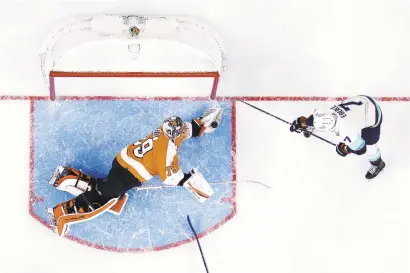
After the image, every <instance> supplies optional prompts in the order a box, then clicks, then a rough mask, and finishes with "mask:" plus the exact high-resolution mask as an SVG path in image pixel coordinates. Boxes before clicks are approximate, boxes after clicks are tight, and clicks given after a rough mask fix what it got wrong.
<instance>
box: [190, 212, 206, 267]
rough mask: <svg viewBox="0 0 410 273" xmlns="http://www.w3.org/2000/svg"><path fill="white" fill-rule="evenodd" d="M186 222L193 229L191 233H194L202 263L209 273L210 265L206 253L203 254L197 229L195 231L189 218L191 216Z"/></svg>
mask: <svg viewBox="0 0 410 273" xmlns="http://www.w3.org/2000/svg"><path fill="white" fill-rule="evenodd" d="M186 220H187V221H188V225H189V227H190V228H191V231H192V233H193V234H194V236H195V239H196V242H197V244H198V248H199V252H201V257H202V261H203V262H204V266H205V270H206V273H209V270H208V265H207V264H206V261H205V255H204V253H203V252H202V247H201V244H200V243H199V239H198V235H197V234H196V231H195V229H194V226H193V225H192V223H191V219H190V218H189V215H187V216H186Z"/></svg>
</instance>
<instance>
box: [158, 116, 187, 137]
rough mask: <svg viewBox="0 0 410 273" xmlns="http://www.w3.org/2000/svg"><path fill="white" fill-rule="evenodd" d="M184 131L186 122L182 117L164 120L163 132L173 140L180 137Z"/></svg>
mask: <svg viewBox="0 0 410 273" xmlns="http://www.w3.org/2000/svg"><path fill="white" fill-rule="evenodd" d="M183 130H184V122H183V121H182V119H181V118H180V117H176V116H174V117H170V118H167V119H166V120H164V123H163V124H162V131H163V132H164V134H165V135H166V136H167V137H168V138H169V139H171V140H174V139H176V138H177V137H179V136H180V135H181V134H182V132H183Z"/></svg>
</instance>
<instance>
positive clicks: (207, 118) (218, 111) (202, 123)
mask: <svg viewBox="0 0 410 273" xmlns="http://www.w3.org/2000/svg"><path fill="white" fill-rule="evenodd" d="M222 113H223V110H222V108H209V109H208V110H206V111H205V113H204V114H203V115H202V116H201V117H199V118H197V119H195V120H194V122H195V123H196V124H197V125H198V127H199V132H198V136H202V135H203V134H204V133H212V132H213V131H215V130H216V128H218V126H219V124H220V123H221V120H222Z"/></svg>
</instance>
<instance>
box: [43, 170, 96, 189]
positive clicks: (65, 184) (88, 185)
mask: <svg viewBox="0 0 410 273" xmlns="http://www.w3.org/2000/svg"><path fill="white" fill-rule="evenodd" d="M97 182H98V179H97V178H94V177H92V176H90V175H87V174H85V173H83V172H81V171H79V170H77V169H74V168H71V167H66V166H57V168H56V170H55V171H54V173H53V175H52V177H51V179H50V181H49V183H50V184H52V185H53V186H54V187H56V188H57V189H59V190H61V191H65V192H68V193H71V194H72V195H74V196H78V195H80V194H82V193H84V192H87V191H90V190H92V189H94V188H95V187H96V185H97Z"/></svg>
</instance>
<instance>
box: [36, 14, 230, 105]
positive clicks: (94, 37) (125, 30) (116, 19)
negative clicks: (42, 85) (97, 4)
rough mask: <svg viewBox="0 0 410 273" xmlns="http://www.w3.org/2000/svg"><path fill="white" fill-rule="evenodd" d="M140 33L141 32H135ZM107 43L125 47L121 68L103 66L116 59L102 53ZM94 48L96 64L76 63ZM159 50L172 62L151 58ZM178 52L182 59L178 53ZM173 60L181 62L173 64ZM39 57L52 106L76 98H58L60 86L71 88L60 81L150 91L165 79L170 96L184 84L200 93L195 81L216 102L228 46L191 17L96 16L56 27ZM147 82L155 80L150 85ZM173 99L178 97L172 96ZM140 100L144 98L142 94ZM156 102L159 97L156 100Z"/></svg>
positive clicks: (117, 66)
mask: <svg viewBox="0 0 410 273" xmlns="http://www.w3.org/2000/svg"><path fill="white" fill-rule="evenodd" d="M135 28H137V29H138V31H134V30H135ZM131 30H132V31H131ZM107 41H108V42H110V41H111V42H112V41H115V42H117V43H118V42H120V46H121V47H119V48H120V50H119V51H121V52H117V51H115V50H116V48H118V47H116V48H115V50H114V53H115V54H117V55H118V54H119V55H118V56H120V57H121V58H122V59H121V58H120V59H121V60H122V61H121V62H120V61H118V62H117V61H115V62H114V63H113V62H111V63H110V62H109V61H107V63H104V60H105V59H109V54H111V53H112V50H106V49H101V48H103V44H101V42H104V43H107ZM124 44H125V45H128V51H127V50H123V49H124V47H123V45H124ZM90 45H91V46H93V47H92V48H91V50H89V51H88V52H90V54H91V55H92V54H93V53H94V52H97V53H96V56H97V58H94V60H96V61H95V62H94V61H90V60H87V57H88V55H86V56H85V57H84V55H83V56H82V57H81V56H80V57H78V61H77V62H76V63H75V62H74V63H73V62H72V61H71V60H72V59H75V58H77V56H76V55H74V53H75V52H76V50H77V51H78V48H81V47H83V48H85V47H86V46H88V47H90ZM156 45H160V46H161V47H162V48H164V49H165V50H166V54H168V55H166V57H167V58H164V57H162V58H157V59H155V56H156V55H161V54H156V55H155V54H151V55H152V56H154V57H152V56H150V53H151V52H152V51H155V50H158V49H159V48H160V47H157V46H156ZM140 48H141V50H140ZM180 48H181V49H183V50H186V53H185V51H183V50H179V49H180ZM174 49H175V50H176V51H178V52H179V51H181V53H178V52H176V51H173V50H174ZM98 50H100V52H98ZM140 51H141V52H140ZM73 52H74V53H73ZM101 53H102V54H101ZM98 54H100V55H98ZM178 54H179V55H178ZM174 55H175V56H176V57H174V59H172V57H173V56H174ZM73 56H74V57H73ZM98 56H101V58H98ZM168 56H169V58H168ZM185 56H192V58H191V59H189V60H184V59H183V58H185ZM40 57H41V69H42V73H43V77H44V80H45V82H46V84H47V86H48V87H49V92H50V99H51V100H54V99H55V98H56V97H57V96H59V97H60V96H62V95H67V96H70V95H71V94H70V92H69V91H67V92H68V94H61V93H60V92H59V91H60V90H61V87H60V86H65V85H66V83H64V84H61V85H60V84H59V83H57V84H56V79H58V81H62V80H64V79H74V80H79V79H88V80H87V82H86V83H87V84H88V83H90V82H92V81H93V80H92V79H103V80H102V82H103V84H104V85H106V84H107V85H110V84H111V85H113V86H114V80H113V79H117V81H116V84H117V85H118V83H119V82H118V80H119V79H127V80H126V82H127V84H128V85H132V84H134V83H137V82H138V84H139V83H140V82H144V81H145V82H146V83H145V86H151V85H153V83H154V82H153V81H152V79H154V78H156V79H158V78H160V79H161V81H160V84H159V85H158V86H162V87H163V86H166V87H167V88H168V87H171V91H173V90H174V89H176V86H177V84H178V82H177V81H176V79H178V81H179V82H182V84H184V82H185V83H189V84H187V86H188V87H189V88H191V89H195V87H192V86H193V85H192V82H193V79H195V80H196V81H197V82H199V86H201V89H204V88H205V87H204V86H206V88H207V89H209V90H208V91H207V92H208V93H207V96H208V97H210V98H211V99H214V98H215V97H216V90H217V86H218V82H219V79H220V77H221V76H222V74H223V73H224V72H225V70H226V65H227V59H226V55H225V50H224V47H223V44H222V42H221V39H220V38H219V36H218V35H217V34H216V33H215V31H213V30H212V29H211V28H210V27H209V26H207V25H205V24H204V23H203V22H199V21H198V20H197V19H194V18H188V17H164V16H136V15H97V16H92V17H83V18H75V19H72V20H70V21H68V22H64V23H62V24H60V25H58V26H56V27H55V28H54V29H53V30H52V31H51V32H50V33H49V35H48V36H47V37H46V39H45V41H44V43H43V47H42V51H41V54H40ZM150 58H151V59H150ZM163 59H165V60H163ZM138 79H139V80H138ZM142 79H144V80H142ZM147 79H151V80H150V81H149V83H148V85H147ZM100 81H101V80H100ZM83 83H84V82H83ZM78 84H79V83H78ZM138 84H137V85H138ZM56 85H57V87H56ZM100 86H101V83H100ZM154 86H155V84H154ZM173 86H174V87H173ZM172 87H173V88H172ZM188 87H186V88H188ZM91 89H92V88H91ZM94 89H96V88H94ZM137 89H138V88H137ZM139 89H141V88H139ZM67 90H69V89H67ZM72 90H75V88H73V89H72ZM63 91H64V90H63ZM203 92H204V91H202V93H203ZM193 94H195V92H194V93H193ZM75 95H78V94H75ZM170 95H171V96H179V95H178V94H176V95H174V94H167V96H170ZM94 96H95V95H94ZM97 96H100V95H99V94H98V95H97ZM103 96H112V97H115V96H117V93H113V94H111V95H108V94H107V93H104V94H103ZM119 96H124V95H119ZM125 96H126V95H125ZM135 96H136V97H138V96H141V95H140V94H139V93H137V94H135ZM142 96H149V95H147V94H144V95H142ZM153 96H158V95H156V94H153ZM194 96H195V95H194Z"/></svg>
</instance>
